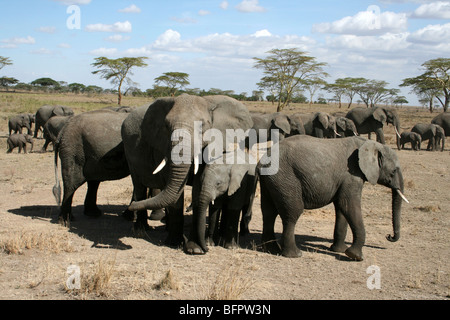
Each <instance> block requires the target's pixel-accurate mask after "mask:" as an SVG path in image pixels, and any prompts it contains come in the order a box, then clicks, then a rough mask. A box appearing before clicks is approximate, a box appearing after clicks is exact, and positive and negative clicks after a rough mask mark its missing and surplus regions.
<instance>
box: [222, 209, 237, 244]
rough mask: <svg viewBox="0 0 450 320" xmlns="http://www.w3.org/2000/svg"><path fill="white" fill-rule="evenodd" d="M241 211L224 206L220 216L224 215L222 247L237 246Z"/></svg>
mask: <svg viewBox="0 0 450 320" xmlns="http://www.w3.org/2000/svg"><path fill="white" fill-rule="evenodd" d="M240 214H241V211H240V210H239V209H228V208H226V209H225V210H224V212H223V214H222V216H226V217H227V218H226V223H225V225H224V247H225V248H226V249H232V248H238V247H239V245H238V243H239V242H238V241H239V238H238V226H239V217H240Z"/></svg>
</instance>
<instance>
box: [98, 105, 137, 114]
mask: <svg viewBox="0 0 450 320" xmlns="http://www.w3.org/2000/svg"><path fill="white" fill-rule="evenodd" d="M103 109H104V110H111V111H116V112H123V113H130V112H131V111H132V110H133V108H132V107H126V106H120V107H105V108H103Z"/></svg>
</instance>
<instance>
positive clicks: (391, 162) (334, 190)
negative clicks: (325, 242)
mask: <svg viewBox="0 0 450 320" xmlns="http://www.w3.org/2000/svg"><path fill="white" fill-rule="evenodd" d="M274 148H275V147H272V150H271V152H272V153H273V152H276V150H274ZM299 155H301V156H299ZM266 156H267V155H266ZM266 156H264V157H266ZM264 157H263V158H262V159H261V161H260V163H259V164H258V167H257V173H259V172H260V170H261V168H262V167H263V166H262V165H261V162H262V161H263V160H267V159H264ZM259 179H260V186H261V209H262V214H263V234H262V243H263V244H264V246H265V249H266V250H267V251H269V252H272V253H279V252H280V247H279V246H278V244H277V242H276V238H275V233H274V223H275V219H276V217H277V215H280V217H281V220H282V222H283V236H282V242H281V254H282V255H283V256H286V257H299V256H300V255H301V252H300V250H299V249H298V248H297V246H296V244H295V234H294V231H295V224H296V222H297V220H298V218H299V217H300V215H301V213H302V212H303V210H304V209H317V208H321V207H323V206H326V205H328V204H330V203H333V204H334V207H335V210H336V223H335V230H334V242H333V245H332V246H331V250H332V251H335V252H345V254H346V255H347V256H349V257H350V258H352V259H354V260H363V254H362V247H363V246H364V242H365V231H364V224H363V219H362V211H361V193H362V189H363V185H364V182H365V181H369V182H370V183H371V184H380V185H384V186H386V187H388V188H391V189H392V222H393V229H394V235H393V236H390V235H389V236H388V237H387V239H388V240H389V241H393V242H394V241H397V240H398V239H399V237H400V215H401V204H402V197H401V195H400V194H399V193H398V191H401V192H403V177H402V171H401V169H400V163H399V160H398V158H397V155H396V153H395V152H394V151H393V150H392V149H391V148H389V147H388V146H384V145H382V144H380V143H378V142H375V141H372V140H367V139H364V138H361V137H348V138H343V139H317V138H314V137H309V136H294V137H290V138H287V139H285V140H283V141H282V142H280V144H279V170H278V171H277V172H276V171H274V172H273V174H269V175H260V176H259ZM348 225H350V228H351V230H352V233H353V243H352V245H351V246H350V247H347V246H346V245H345V243H344V240H345V237H346V234H347V226H348Z"/></svg>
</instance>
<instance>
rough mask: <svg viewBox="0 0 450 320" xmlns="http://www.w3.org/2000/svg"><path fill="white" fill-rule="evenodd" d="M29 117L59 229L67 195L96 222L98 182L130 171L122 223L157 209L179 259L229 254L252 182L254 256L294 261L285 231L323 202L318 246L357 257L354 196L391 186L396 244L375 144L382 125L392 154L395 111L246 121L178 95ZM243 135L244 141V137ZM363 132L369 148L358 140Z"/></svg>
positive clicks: (385, 171) (379, 146)
mask: <svg viewBox="0 0 450 320" xmlns="http://www.w3.org/2000/svg"><path fill="white" fill-rule="evenodd" d="M38 113H39V111H38ZM38 113H37V114H36V117H35V121H36V128H35V137H37V133H38V130H39V129H38V125H39V128H40V127H44V128H45V129H44V133H45V134H44V137H47V136H48V137H50V138H49V139H50V140H51V141H52V142H53V143H54V151H55V155H54V167H55V180H56V181H55V186H54V187H53V194H54V196H55V198H56V201H57V203H58V205H59V206H60V214H59V221H60V222H61V223H62V224H64V225H66V226H68V227H70V224H71V221H72V220H73V219H74V217H73V215H72V208H71V207H72V199H73V195H74V193H75V191H76V190H77V189H78V188H79V187H80V186H81V185H82V184H84V183H86V182H87V186H88V188H87V193H86V196H85V202H84V214H86V215H87V216H91V217H99V216H101V211H100V210H99V208H98V207H97V190H98V188H99V185H100V183H101V182H102V181H108V180H119V179H122V178H125V177H127V176H129V175H130V176H131V181H132V183H133V194H132V199H131V200H130V203H129V205H128V208H127V209H126V210H125V211H124V212H123V216H124V218H126V219H128V220H130V221H133V222H134V227H135V228H136V229H143V230H147V229H149V224H148V220H149V216H148V213H147V210H153V213H152V215H151V216H150V218H151V217H152V216H153V214H154V213H155V212H156V211H157V210H159V212H161V210H164V212H165V220H166V230H167V233H168V236H167V239H166V243H167V244H168V245H170V246H179V245H183V248H184V251H185V252H186V253H188V254H206V253H207V251H208V246H211V245H223V246H224V247H226V248H232V247H235V246H238V243H239V235H241V236H242V235H245V234H248V232H249V228H248V224H249V221H250V219H251V215H252V205H253V200H254V197H255V192H256V189H257V186H258V183H259V186H260V190H261V211H262V215H263V232H262V246H263V248H264V249H265V250H266V251H268V252H271V253H275V254H282V255H283V256H286V257H298V256H300V250H299V249H298V248H297V246H296V244H295V238H294V229H295V224H296V222H297V220H298V218H299V217H300V215H301V213H302V211H303V210H304V209H316V208H320V207H323V206H325V205H328V204H330V203H333V204H334V207H335V210H336V221H335V230H334V241H333V245H332V246H331V248H330V249H331V250H332V251H335V252H344V253H345V254H346V255H347V256H348V257H350V258H351V259H353V260H358V261H360V260H362V259H363V254H362V247H363V245H364V241H365V231H364V224H363V221H362V214H361V192H362V188H363V184H364V182H366V181H368V182H369V183H371V184H380V185H384V186H386V187H388V188H390V189H391V190H392V221H393V235H392V236H391V235H390V236H388V237H387V239H388V240H389V241H397V240H398V239H399V237H400V214H401V205H402V201H407V199H406V198H405V196H404V195H403V191H404V190H403V177H402V172H401V168H400V164H399V160H398V158H397V155H396V153H395V152H394V151H393V150H392V149H391V148H389V147H388V146H386V145H385V138H384V134H383V126H385V125H387V124H392V125H393V126H394V127H395V130H396V133H397V147H398V149H399V150H400V149H401V143H402V141H403V140H402V136H403V135H400V133H399V132H398V131H399V129H400V120H399V117H398V115H397V113H396V112H395V110H391V109H388V108H382V107H377V108H370V109H366V108H355V109H353V110H351V111H349V112H348V114H346V115H329V114H326V113H322V112H316V113H311V114H300V113H297V114H293V115H286V114H283V113H274V114H257V113H250V112H249V110H248V109H247V107H246V106H245V105H244V104H242V103H241V102H239V101H237V100H235V99H233V98H230V97H227V96H206V97H198V96H193V95H187V94H183V95H181V96H178V97H167V98H160V99H157V100H156V101H154V102H153V103H152V104H150V105H149V106H142V107H138V108H105V109H101V110H96V111H90V112H84V113H81V114H79V115H73V111H72V113H70V110H66V111H64V114H52V112H49V113H48V114H47V115H51V116H50V117H48V119H47V120H46V122H44V123H42V118H43V117H42V116H41V115H39V116H38ZM53 113H56V112H55V111H53ZM445 116H447V115H446V114H445V115H443V116H442V121H444V120H445V121H447V122H446V123H447V129H446V130H447V131H446V132H448V130H449V127H448V120H449V119H448V117H445ZM38 119H39V120H38ZM438 120H439V119H436V122H438ZM38 121H39V123H38ZM439 121H441V120H439ZM443 124H444V123H441V124H440V125H441V126H442V125H443ZM443 127H444V126H443ZM27 129H28V128H27ZM28 130H29V131H30V130H31V129H28ZM252 132H254V133H256V138H257V139H256V140H255V139H249V137H251V134H250V133H252ZM371 132H374V133H375V134H376V136H377V142H375V141H373V140H370V139H365V138H362V137H360V136H359V135H360V134H366V133H371ZM337 138H338V139H337ZM444 138H445V137H444ZM424 139H425V138H422V140H424ZM268 141H272V144H271V147H268V148H267V150H266V152H265V154H264V155H263V156H262V157H261V158H260V159H255V158H254V156H253V155H252V152H251V151H252V150H253V147H254V145H255V144H258V145H259V143H261V142H268ZM268 145H270V144H268ZM45 147H46V146H45ZM380 159H382V160H380ZM258 160H259V161H258ZM59 161H60V163H59ZM59 167H61V170H59ZM59 173H61V176H62V181H63V187H62V188H61V184H60V182H59ZM187 185H188V186H192V210H193V219H192V224H191V227H190V232H189V234H188V235H187V236H185V235H184V233H183V230H184V211H185V209H184V192H185V186H187ZM61 193H62V195H61ZM207 213H209V220H208V219H207ZM278 215H279V216H280V218H281V219H282V222H283V235H282V238H281V239H280V241H277V239H276V238H275V233H274V222H275V219H276V217H277V216H278ZM348 226H350V229H351V231H352V234H353V243H352V244H351V246H350V247H347V246H346V245H345V244H344V239H345V236H346V233H347V229H348Z"/></svg>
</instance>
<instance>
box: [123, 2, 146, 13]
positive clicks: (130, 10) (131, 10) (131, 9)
mask: <svg viewBox="0 0 450 320" xmlns="http://www.w3.org/2000/svg"><path fill="white" fill-rule="evenodd" d="M119 12H123V13H141V12H142V10H141V9H140V8H139V7H138V6H136V5H135V4H132V5H131V6H129V7H126V8H124V9H120V10H119Z"/></svg>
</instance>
